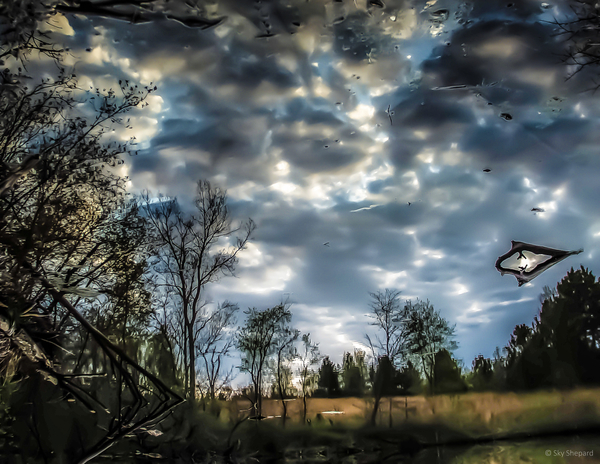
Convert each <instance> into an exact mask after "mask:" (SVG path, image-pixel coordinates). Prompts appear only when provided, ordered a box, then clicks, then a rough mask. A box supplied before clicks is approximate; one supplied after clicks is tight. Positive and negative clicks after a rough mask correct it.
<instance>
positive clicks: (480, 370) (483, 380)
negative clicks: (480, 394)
mask: <svg viewBox="0 0 600 464" xmlns="http://www.w3.org/2000/svg"><path fill="white" fill-rule="evenodd" d="M470 380H471V383H472V385H473V388H474V389H475V390H478V391H483V390H488V389H490V388H491V387H492V382H493V380H494V369H493V364H492V360H491V359H490V358H485V357H484V356H483V355H481V354H480V355H479V356H477V357H476V358H475V359H474V360H473V365H472V368H471V376H470Z"/></svg>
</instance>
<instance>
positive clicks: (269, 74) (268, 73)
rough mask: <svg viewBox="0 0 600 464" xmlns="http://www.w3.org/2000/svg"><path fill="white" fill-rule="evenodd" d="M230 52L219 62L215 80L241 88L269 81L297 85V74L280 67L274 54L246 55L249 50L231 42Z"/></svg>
mask: <svg viewBox="0 0 600 464" xmlns="http://www.w3.org/2000/svg"><path fill="white" fill-rule="evenodd" d="M231 45H232V53H230V54H226V55H225V56H224V57H223V59H222V60H221V62H220V63H219V67H218V72H217V73H216V75H215V79H217V80H216V82H219V83H220V84H221V85H223V84H235V85H239V86H241V87H242V88H244V87H251V88H253V87H257V86H258V85H260V84H261V83H262V82H270V83H272V84H274V85H275V86H277V87H283V88H285V87H297V86H298V85H299V84H300V80H299V79H298V76H296V75H294V74H292V73H291V72H290V71H288V70H287V69H285V68H282V67H281V66H280V65H279V64H278V63H277V60H276V59H275V57H274V56H256V55H248V52H249V50H248V49H247V48H246V47H243V45H241V44H238V43H237V42H235V41H234V42H233V43H232V44H231Z"/></svg>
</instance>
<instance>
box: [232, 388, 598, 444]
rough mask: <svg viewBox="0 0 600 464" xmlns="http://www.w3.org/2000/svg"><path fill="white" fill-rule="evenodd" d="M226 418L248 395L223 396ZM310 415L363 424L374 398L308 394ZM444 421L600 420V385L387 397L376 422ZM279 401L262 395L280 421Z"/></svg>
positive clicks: (512, 428)
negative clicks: (230, 398) (229, 399)
mask: <svg viewBox="0 0 600 464" xmlns="http://www.w3.org/2000/svg"><path fill="white" fill-rule="evenodd" d="M222 406H223V407H224V408H223V409H224V411H223V416H222V420H225V421H229V420H233V419H234V418H235V417H241V416H242V415H243V414H245V413H244V411H245V410H247V409H248V408H249V407H250V402H249V401H247V400H237V401H232V402H225V403H223V404H222ZM307 406H308V412H307V418H309V419H310V421H311V423H312V424H315V423H317V422H324V423H328V424H330V425H331V423H333V424H338V425H364V423H365V421H368V420H369V419H370V417H371V413H372V411H373V406H374V401H373V399H372V398H368V397H367V398H310V399H308V400H307ZM390 409H391V422H392V425H393V426H394V427H398V426H402V425H404V424H420V425H427V424H440V425H447V426H449V427H451V428H452V429H455V430H459V431H461V432H463V433H465V434H467V435H471V436H481V435H488V434H509V433H520V432H527V431H531V430H539V429H540V428H541V429H544V430H555V429H556V430H560V429H564V428H567V429H571V428H573V427H586V426H590V425H600V389H598V388H594V389H577V390H570V391H557V390H554V391H538V392H534V393H495V392H485V393H465V394H460V395H437V396H412V397H410V396H409V397H393V398H383V399H382V400H381V402H380V405H379V411H378V414H377V425H379V426H389V423H390ZM287 410H288V418H289V419H288V421H289V422H292V423H294V422H296V423H298V422H301V420H302V399H294V400H289V401H287ZM281 414H282V407H281V402H280V401H278V400H274V399H268V400H264V401H263V415H264V416H267V417H269V420H273V421H278V420H280V418H279V417H280V416H281Z"/></svg>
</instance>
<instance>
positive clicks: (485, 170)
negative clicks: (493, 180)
mask: <svg viewBox="0 0 600 464" xmlns="http://www.w3.org/2000/svg"><path fill="white" fill-rule="evenodd" d="M483 172H492V170H491V169H490V168H485V169H484V170H483Z"/></svg>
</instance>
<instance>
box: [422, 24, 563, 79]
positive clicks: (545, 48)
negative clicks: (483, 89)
mask: <svg viewBox="0 0 600 464" xmlns="http://www.w3.org/2000/svg"><path fill="white" fill-rule="evenodd" d="M509 40H512V42H509ZM496 42H499V43H500V45H499V46H498V47H497V48H495V47H494V43H496ZM449 44H450V45H449V46H443V47H439V48H437V49H435V50H434V51H433V53H432V56H431V58H430V59H428V60H427V61H425V62H424V63H423V85H424V86H426V87H429V88H432V87H445V86H453V85H461V84H462V85H469V86H476V85H482V83H485V84H487V85H490V84H492V83H494V82H498V81H500V80H502V79H504V78H507V77H510V75H511V73H512V72H513V71H515V70H518V69H519V68H521V67H524V66H527V67H528V68H532V67H538V68H550V67H553V68H555V67H556V65H557V64H558V63H559V62H560V58H559V57H558V56H557V52H558V50H557V45H558V42H557V40H555V39H553V38H552V28H551V26H549V25H544V24H540V23H523V22H517V23H507V22H506V21H499V20H491V21H485V22H478V23H476V24H474V25H472V26H470V27H467V28H464V29H459V30H457V31H456V32H455V33H454V34H453V36H452V41H451V42H449ZM486 45H487V47H486ZM509 46H510V48H509ZM503 47H504V48H503Z"/></svg>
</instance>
